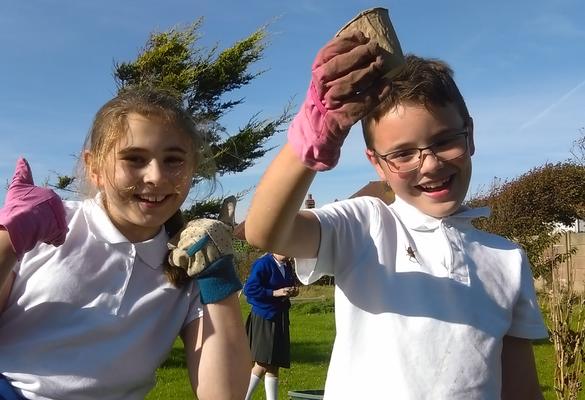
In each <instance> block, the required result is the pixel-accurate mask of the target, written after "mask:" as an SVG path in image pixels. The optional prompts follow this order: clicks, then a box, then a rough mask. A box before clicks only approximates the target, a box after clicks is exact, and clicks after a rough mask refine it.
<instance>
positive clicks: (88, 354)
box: [0, 198, 203, 400]
mask: <svg viewBox="0 0 585 400" xmlns="http://www.w3.org/2000/svg"><path fill="white" fill-rule="evenodd" d="M65 208H66V212H67V220H68V226H69V233H68V234H67V239H66V241H65V243H64V244H63V245H62V246H60V247H57V248H55V247H53V246H50V245H45V244H39V245H38V246H37V247H36V248H35V249H33V250H32V251H30V252H29V253H27V254H26V255H25V256H24V257H23V259H22V262H21V263H20V265H17V266H16V268H15V271H16V273H17V277H16V280H15V281H14V285H13V287H12V292H11V294H10V297H9V299H8V304H7V307H6V309H5V310H4V312H3V313H2V314H0V373H3V374H4V375H5V376H6V377H8V379H10V380H11V381H12V385H13V386H14V387H15V388H17V389H19V390H20V391H21V392H22V394H23V396H25V397H27V398H29V399H60V400H61V399H79V400H83V399H92V400H94V399H101V400H114V399H120V400H121V399H125V400H132V399H144V397H145V395H146V394H147V393H148V391H149V390H150V389H151V388H152V386H153V385H154V383H155V370H156V368H157V367H158V366H159V365H160V364H161V363H162V362H163V361H164V360H165V359H166V357H167V355H168V352H169V351H170V349H171V348H172V345H173V342H174V341H175V339H176V337H177V335H178V334H179V331H180V330H181V328H182V327H184V326H185V325H186V324H188V323H189V322H191V321H192V320H194V319H196V318H199V317H200V316H201V315H202V312H203V311H202V306H201V303H200V301H199V291H198V287H197V285H196V283H195V282H194V281H192V282H191V283H189V284H188V285H186V286H185V287H184V288H182V289H177V288H175V287H174V286H173V285H171V284H170V283H169V282H168V281H167V279H166V277H165V275H164V272H163V267H162V266H161V264H162V263H163V261H164V258H165V257H166V254H167V246H166V244H167V239H168V237H167V234H166V233H165V231H164V229H162V230H161V232H160V233H159V234H158V235H157V236H156V237H154V238H153V239H151V240H148V241H146V242H142V243H130V242H129V241H128V240H127V239H126V238H125V237H124V236H123V235H122V234H121V233H120V232H119V231H118V230H117V229H116V228H115V226H114V225H113V224H112V223H111V221H110V219H109V217H108V216H107V214H106V213H105V211H104V210H103V209H102V207H101V206H100V205H99V199H98V198H96V199H89V200H85V201H83V202H72V201H67V202H65Z"/></svg>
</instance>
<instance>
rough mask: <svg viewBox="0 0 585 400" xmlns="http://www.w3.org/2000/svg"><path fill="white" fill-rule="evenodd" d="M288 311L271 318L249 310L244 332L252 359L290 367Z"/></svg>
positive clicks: (276, 365)
mask: <svg viewBox="0 0 585 400" xmlns="http://www.w3.org/2000/svg"><path fill="white" fill-rule="evenodd" d="M289 324H290V323H289V319H288V311H284V312H281V313H279V314H277V315H276V316H275V317H274V319H273V320H269V319H264V318H262V317H261V316H259V315H257V314H255V313H254V312H250V314H249V315H248V319H247V320H246V332H247V333H248V341H249V343H250V351H251V353H252V359H253V360H254V361H256V362H260V363H265V364H268V365H272V366H275V367H282V368H290V332H289Z"/></svg>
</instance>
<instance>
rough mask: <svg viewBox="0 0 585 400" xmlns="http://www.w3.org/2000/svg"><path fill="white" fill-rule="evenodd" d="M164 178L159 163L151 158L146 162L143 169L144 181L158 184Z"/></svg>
mask: <svg viewBox="0 0 585 400" xmlns="http://www.w3.org/2000/svg"><path fill="white" fill-rule="evenodd" d="M163 179H164V172H163V169H162V167H161V165H160V163H159V162H158V161H157V160H156V159H153V160H151V161H150V163H148V165H147V166H146V169H145V171H144V177H143V180H144V183H152V184H154V185H158V184H159V183H160V182H161V181H162V180H163Z"/></svg>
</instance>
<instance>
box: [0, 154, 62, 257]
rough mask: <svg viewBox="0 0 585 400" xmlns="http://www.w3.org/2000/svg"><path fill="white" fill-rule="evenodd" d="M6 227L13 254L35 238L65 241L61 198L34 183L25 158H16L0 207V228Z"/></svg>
mask: <svg viewBox="0 0 585 400" xmlns="http://www.w3.org/2000/svg"><path fill="white" fill-rule="evenodd" d="M2 228H3V229H5V230H6V231H7V232H8V235H9V236H10V242H11V243H12V248H13V249H14V253H15V254H16V257H17V258H18V259H19V260H20V259H21V258H22V256H23V255H24V253H26V252H27V251H29V250H31V249H32V248H33V247H35V246H36V244H37V243H38V242H45V243H48V244H52V245H54V246H59V245H61V244H63V242H64V241H65V234H66V233H67V230H68V228H67V224H66V222H65V209H64V208H63V203H62V202H61V198H60V197H59V196H58V195H57V194H56V193H55V192H53V191H52V190H51V189H47V188H42V187H38V186H35V185H34V182H33V178H32V172H31V170H30V167H29V165H28V163H27V162H26V160H25V159H24V158H19V159H18V161H17V162H16V169H15V170H14V176H13V177H12V183H11V184H10V187H9V188H8V192H7V193H6V200H5V201H4V207H2V208H1V209H0V229H2Z"/></svg>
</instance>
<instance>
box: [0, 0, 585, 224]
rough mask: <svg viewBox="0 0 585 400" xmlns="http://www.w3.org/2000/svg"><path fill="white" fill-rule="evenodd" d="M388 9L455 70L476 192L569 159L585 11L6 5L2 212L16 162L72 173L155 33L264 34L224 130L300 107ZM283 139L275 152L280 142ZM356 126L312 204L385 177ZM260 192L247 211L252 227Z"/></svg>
mask: <svg viewBox="0 0 585 400" xmlns="http://www.w3.org/2000/svg"><path fill="white" fill-rule="evenodd" d="M373 6H381V7H386V8H388V9H389V10H390V17H391V19H392V22H393V24H394V27H395V29H396V31H397V34H398V37H399V39H400V42H401V44H402V48H403V50H404V51H405V52H412V53H416V54H418V55H421V56H426V57H439V58H442V59H444V60H446V61H447V62H448V63H449V64H450V65H451V66H452V67H453V68H454V70H455V76H456V80H457V82H458V84H459V87H460V89H461V91H462V93H463V95H464V97H465V98H466V101H467V104H468V107H469V109H470V112H471V114H472V115H473V117H474V120H475V138H476V154H475V156H474V158H473V160H474V173H473V178H472V183H471V189H470V191H471V192H472V193H473V192H477V191H479V190H481V189H482V188H486V187H487V186H489V184H490V182H491V181H492V180H493V178H494V177H498V178H513V177H516V176H518V175H520V174H522V173H524V172H526V171H528V170H529V169H531V168H533V167H536V166H539V165H542V164H543V163H545V162H556V161H562V160H565V159H567V158H568V157H570V149H571V146H572V143H573V141H574V140H575V139H577V138H578V137H579V135H580V132H579V130H580V128H582V127H583V126H585V114H584V112H583V109H584V108H583V106H584V105H585V26H584V25H583V16H585V2H583V1H581V0H550V1H544V0H531V1H528V0H518V1H509V0H505V1H504V0H494V1H490V2H479V1H468V0H454V1H440V2H438V1H416V0H395V1H382V2H377V3H373V2H370V1H358V0H355V1H343V2H342V1H339V0H319V1H317V0H315V1H308V0H295V1H290V2H283V1H270V0H264V1H261V0H246V1H241V0H233V1H222V0H215V1H207V0H197V1H195V0H191V1H186V0H166V1H164V2H163V1H154V0H140V1H138V0H132V1H125V0H101V1H99V2H97V1H95V2H93V1H92V2H90V1H82V0H61V1H49V0H27V1H22V0H4V1H2V2H1V3H0V54H1V55H2V57H1V59H2V62H1V63H0V88H1V92H0V93H1V94H0V183H1V184H2V189H0V201H3V198H4V195H5V188H4V186H5V183H6V182H7V181H8V180H9V179H10V177H11V176H12V171H13V166H14V162H15V160H16V158H17V156H18V155H24V156H25V157H27V159H28V160H29V162H30V164H31V166H32V168H33V172H34V176H35V179H36V181H37V182H38V183H42V182H43V181H44V180H45V179H46V178H47V177H51V176H54V172H58V173H61V174H71V173H72V172H73V167H74V164H75V158H74V155H76V154H78V153H79V151H80V148H81V146H82V143H83V139H84V138H85V135H86V132H87V130H88V128H89V126H90V124H91V121H92V118H93V115H94V113H95V112H96V111H97V109H98V108H99V107H100V106H101V105H102V104H103V103H104V102H105V101H107V100H108V99H109V98H111V97H112V96H113V95H114V94H115V92H116V87H115V84H114V80H113V78H112V70H113V65H114V62H116V61H118V62H121V61H128V60H132V59H134V58H135V57H136V55H137V54H138V52H139V51H140V49H141V48H142V46H143V45H144V43H145V42H146V40H147V38H148V35H149V33H150V32H152V31H163V30H167V29H169V28H171V27H173V26H176V25H186V24H189V23H191V22H192V21H194V20H195V19H197V18H198V17H200V16H202V17H204V23H203V26H202V29H201V31H200V33H201V35H202V38H201V40H200V44H201V45H202V46H212V45H214V44H218V45H219V47H220V48H224V47H227V46H229V45H231V44H233V43H234V42H235V41H236V40H239V39H242V38H244V37H246V36H247V35H249V34H250V33H252V32H253V31H254V30H256V29H257V28H258V27H260V26H262V25H264V24H266V23H270V25H269V28H268V30H269V33H270V36H269V42H270V44H269V47H268V49H267V50H266V53H265V57H264V59H263V60H262V61H261V62H259V63H258V64H257V65H256V66H255V69H256V70H264V69H266V70H267V71H266V72H265V73H264V74H263V75H261V77H260V78H258V79H257V80H255V81H254V82H252V84H251V85H250V86H249V87H247V88H245V89H243V90H241V91H239V92H238V93H236V94H235V95H236V96H238V97H244V98H245V104H244V105H242V106H240V107H238V108H237V109H236V110H234V111H233V112H231V113H230V114H229V115H227V116H226V118H225V119H224V120H223V121H222V122H223V123H224V124H225V125H226V126H227V127H228V128H230V129H232V130H235V129H236V128H237V127H239V126H241V125H243V124H244V123H245V122H246V121H247V119H248V117H250V116H251V115H252V114H254V113H257V112H260V116H261V117H274V116H276V115H278V114H279V112H280V111H281V110H282V108H283V107H284V105H285V104H286V103H287V102H288V101H289V100H290V99H293V101H294V103H295V104H296V105H299V104H300V103H301V101H302V99H303V97H304V93H305V90H306V87H307V84H308V80H309V76H310V65H311V63H312V60H313V58H314V55H315V53H316V52H317V51H318V49H319V48H320V47H321V46H322V45H323V44H324V43H326V42H327V41H328V40H329V38H330V37H332V36H333V35H334V33H335V32H336V31H337V30H338V28H340V27H341V26H342V25H343V24H344V23H345V22H346V21H347V20H349V19H351V18H352V17H353V16H354V15H355V14H357V13H358V12H359V11H361V10H363V9H366V8H369V7H373ZM284 140H285V133H282V134H280V135H278V136H277V137H275V138H274V139H273V140H272V142H271V144H272V145H273V146H279V145H281V144H282V143H283V142H284ZM363 147H364V146H363V141H362V138H361V133H360V132H359V129H358V127H355V128H354V129H352V132H351V134H350V136H349V138H348V140H347V142H346V146H345V147H344V149H343V152H342V159H341V162H340V163H339V165H338V167H337V168H336V169H335V170H333V171H330V172H326V173H322V174H319V175H318V177H317V178H316V180H315V182H314V184H313V185H312V187H311V193H312V194H313V197H314V198H315V199H316V201H317V205H318V206H319V205H322V204H324V203H327V202H331V201H333V200H335V199H341V198H345V197H348V196H349V195H351V194H352V193H354V192H355V191H357V190H358V189H359V188H360V187H362V186H363V185H364V184H366V183H367V182H368V181H370V180H375V179H377V177H376V175H375V173H374V171H373V170H372V168H371V167H370V166H369V164H368V162H367V160H366V159H365V157H364V155H363ZM274 154H275V150H274V151H272V152H271V153H269V154H268V155H267V156H266V157H265V158H264V159H262V160H260V161H259V162H258V163H257V164H256V165H255V166H254V167H252V168H250V169H249V170H247V171H245V172H243V173H240V174H238V175H233V176H226V177H224V178H222V179H221V180H220V183H221V186H220V191H223V194H228V193H237V192H240V191H242V190H245V189H247V188H250V187H252V186H253V185H254V184H255V183H256V182H257V181H258V180H259V178H260V176H261V174H262V172H263V171H264V169H265V168H266V166H267V164H268V163H269V161H270V159H272V157H273V156H274ZM250 197H251V195H248V196H247V197H246V198H244V199H243V201H242V202H241V203H240V204H239V206H238V209H237V215H236V218H237V220H241V219H243V218H244V217H245V214H246V211H247V208H248V205H249V201H250Z"/></svg>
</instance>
